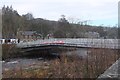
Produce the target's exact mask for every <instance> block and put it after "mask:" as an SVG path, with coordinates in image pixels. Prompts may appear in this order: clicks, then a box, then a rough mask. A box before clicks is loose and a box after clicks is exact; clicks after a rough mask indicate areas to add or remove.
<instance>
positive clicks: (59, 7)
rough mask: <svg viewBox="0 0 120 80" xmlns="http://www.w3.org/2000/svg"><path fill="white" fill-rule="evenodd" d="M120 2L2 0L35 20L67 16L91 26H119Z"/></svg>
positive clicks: (99, 0)
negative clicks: (119, 11)
mask: <svg viewBox="0 0 120 80" xmlns="http://www.w3.org/2000/svg"><path fill="white" fill-rule="evenodd" d="M118 2H119V0H1V1H0V8H2V7H3V5H6V6H11V5H12V7H13V9H14V10H17V11H18V13H19V14H20V15H22V14H26V13H32V14H33V16H34V17H35V18H44V19H48V20H55V21H57V20H58V19H59V18H60V17H61V15H65V16H66V18H67V19H68V20H69V21H72V20H73V21H76V22H77V21H85V20H88V21H89V24H90V25H104V26H115V25H116V24H118Z"/></svg>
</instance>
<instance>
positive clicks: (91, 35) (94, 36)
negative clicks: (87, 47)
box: [85, 32, 100, 38]
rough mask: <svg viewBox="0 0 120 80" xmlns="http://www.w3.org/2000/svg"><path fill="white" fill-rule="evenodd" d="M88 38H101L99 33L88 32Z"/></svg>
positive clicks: (86, 35) (86, 34)
mask: <svg viewBox="0 0 120 80" xmlns="http://www.w3.org/2000/svg"><path fill="white" fill-rule="evenodd" d="M85 37H86V38H100V34H99V33H98V32H86V33H85Z"/></svg>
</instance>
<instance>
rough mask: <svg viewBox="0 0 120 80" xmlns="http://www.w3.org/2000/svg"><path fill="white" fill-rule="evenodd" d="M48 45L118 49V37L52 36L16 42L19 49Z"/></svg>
mask: <svg viewBox="0 0 120 80" xmlns="http://www.w3.org/2000/svg"><path fill="white" fill-rule="evenodd" d="M49 46H62V47H76V48H109V49H119V45H118V39H88V38H77V39H71V38H57V39H56V38H52V39H44V40H36V41H31V42H20V43H18V44H17V47H18V48H21V49H30V48H31V49H35V48H40V47H41V48H45V47H49Z"/></svg>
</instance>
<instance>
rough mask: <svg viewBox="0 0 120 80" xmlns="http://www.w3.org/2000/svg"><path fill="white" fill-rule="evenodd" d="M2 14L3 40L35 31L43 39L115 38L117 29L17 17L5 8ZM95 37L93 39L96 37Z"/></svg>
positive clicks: (24, 16) (28, 14)
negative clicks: (49, 35) (51, 37)
mask: <svg viewBox="0 0 120 80" xmlns="http://www.w3.org/2000/svg"><path fill="white" fill-rule="evenodd" d="M2 12H3V15H2V16H3V17H2V18H3V19H2V20H3V22H2V24H3V38H16V37H17V32H18V31H37V33H40V34H41V35H42V36H43V37H44V38H45V37H46V36H47V35H48V34H52V35H53V37H55V38H90V37H92V38H117V37H118V36H117V35H118V33H117V32H118V28H117V27H104V26H91V25H81V24H79V23H70V22H69V21H68V20H67V19H66V18H65V17H61V18H60V19H58V21H50V20H45V19H42V18H34V17H33V15H32V14H30V13H27V14H25V15H19V13H18V12H17V11H16V10H14V9H13V8H12V6H10V7H9V6H7V7H5V6H4V7H3V8H2ZM96 35H97V37H94V36H96Z"/></svg>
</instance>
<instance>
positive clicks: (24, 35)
mask: <svg viewBox="0 0 120 80" xmlns="http://www.w3.org/2000/svg"><path fill="white" fill-rule="evenodd" d="M17 37H18V39H20V40H21V41H33V40H37V39H41V38H42V35H41V34H38V33H37V32H36V31H19V32H18V33H17Z"/></svg>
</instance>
